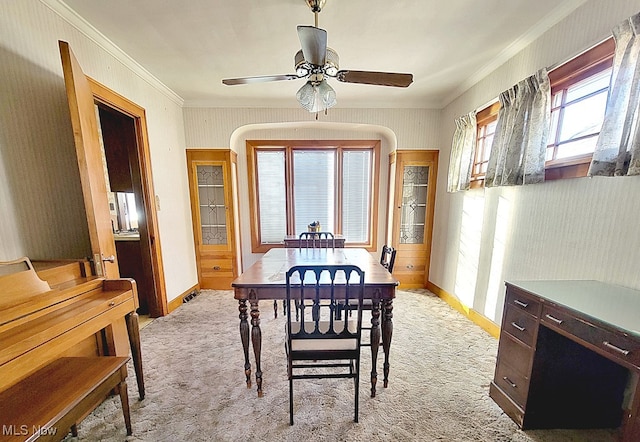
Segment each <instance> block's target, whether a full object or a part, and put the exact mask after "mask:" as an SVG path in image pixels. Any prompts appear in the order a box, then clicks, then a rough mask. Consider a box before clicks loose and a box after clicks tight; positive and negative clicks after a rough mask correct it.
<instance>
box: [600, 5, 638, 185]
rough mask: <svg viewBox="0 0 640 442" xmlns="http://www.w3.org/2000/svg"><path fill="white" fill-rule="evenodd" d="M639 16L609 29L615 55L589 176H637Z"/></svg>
mask: <svg viewBox="0 0 640 442" xmlns="http://www.w3.org/2000/svg"><path fill="white" fill-rule="evenodd" d="M639 33H640V14H636V15H634V16H633V17H630V18H629V19H627V20H625V21H624V22H622V23H621V24H619V25H618V26H617V27H616V28H615V29H613V37H614V39H615V41H616V52H615V54H614V58H613V73H612V75H611V83H610V87H609V97H608V100H607V110H606V111H605V116H604V122H603V123H602V130H601V131H600V136H599V137H598V142H597V143H596V148H595V152H594V153H593V159H592V160H591V165H590V166H589V175H590V176H593V175H605V176H614V175H615V176H622V175H640V128H639V127H638V124H639V121H638V120H639V119H638V112H639V111H640V110H639V109H638V107H639V106H640V97H639V95H640V36H639V35H638V34H639Z"/></svg>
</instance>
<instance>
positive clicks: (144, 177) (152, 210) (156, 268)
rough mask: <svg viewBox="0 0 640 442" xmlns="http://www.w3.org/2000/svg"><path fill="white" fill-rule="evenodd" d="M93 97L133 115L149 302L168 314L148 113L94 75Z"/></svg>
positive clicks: (155, 311) (153, 310)
mask: <svg viewBox="0 0 640 442" xmlns="http://www.w3.org/2000/svg"><path fill="white" fill-rule="evenodd" d="M87 80H88V81H89V85H90V86H91V92H92V93H93V97H94V100H95V101H97V102H99V103H102V104H104V105H106V106H108V107H110V108H113V109H115V110H117V111H119V112H122V113H123V114H125V115H128V116H130V117H131V118H133V120H134V122H135V129H136V137H137V140H136V141H137V142H136V145H137V151H138V152H137V155H138V162H139V165H140V173H141V181H142V190H143V192H142V198H143V201H144V208H145V213H146V218H147V230H148V236H149V246H150V253H151V262H152V265H153V279H154V282H155V299H154V300H153V302H152V304H151V305H150V312H151V316H154V317H156V316H165V315H167V314H168V313H169V308H168V305H167V292H166V283H165V278H164V265H163V262H162V248H161V244H160V234H159V228H158V214H157V211H156V204H155V190H154V187H153V176H152V171H151V154H150V150H149V138H148V132H147V119H146V112H145V109H144V108H143V107H140V106H138V105H137V104H135V103H134V102H132V101H131V100H129V99H127V98H125V97H123V96H122V95H120V94H118V93H117V92H115V91H113V90H111V89H109V88H108V87H106V86H105V85H103V84H101V83H99V82H98V81H96V80H94V79H93V78H91V77H88V76H87Z"/></svg>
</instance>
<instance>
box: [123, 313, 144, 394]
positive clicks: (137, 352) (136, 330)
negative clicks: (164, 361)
mask: <svg viewBox="0 0 640 442" xmlns="http://www.w3.org/2000/svg"><path fill="white" fill-rule="evenodd" d="M124 319H125V322H126V323H127V334H128V335H129V345H130V346H131V357H132V359H133V368H134V370H135V372H136V381H137V382H138V396H139V397H140V400H142V399H144V394H145V392H144V374H143V373H142V350H141V348H140V325H139V322H138V314H137V313H136V312H131V313H129V314H128V315H126V316H125V317H124Z"/></svg>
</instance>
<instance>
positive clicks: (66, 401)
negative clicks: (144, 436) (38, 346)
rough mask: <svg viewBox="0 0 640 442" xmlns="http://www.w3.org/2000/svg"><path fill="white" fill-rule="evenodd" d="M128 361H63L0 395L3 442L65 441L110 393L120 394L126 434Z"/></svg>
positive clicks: (128, 421) (104, 358) (102, 358)
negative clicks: (78, 424) (69, 433)
mask: <svg viewBox="0 0 640 442" xmlns="http://www.w3.org/2000/svg"><path fill="white" fill-rule="evenodd" d="M128 360H129V358H128V357H117V356H96V357H63V358H60V359H57V360H55V361H53V362H51V363H50V364H48V365H46V366H44V367H43V368H41V369H39V370H38V371H36V372H34V373H33V374H31V375H29V376H28V377H26V378H24V379H22V380H21V381H18V382H17V383H15V384H14V385H12V386H10V387H9V388H7V389H6V390H4V391H2V392H0V417H1V419H0V420H2V422H0V425H2V436H1V437H0V439H2V440H3V441H5V440H7V441H18V440H19V441H33V440H36V439H38V440H51V441H59V440H62V439H64V438H65V437H66V436H67V434H68V432H69V430H70V429H71V430H72V431H73V432H74V434H75V432H76V424H77V423H78V422H79V421H80V420H81V419H82V418H84V417H85V416H86V415H87V414H89V413H90V412H91V411H92V410H93V408H94V407H95V406H96V404H99V403H100V402H101V401H102V400H103V399H104V398H105V397H106V396H107V395H108V394H109V392H110V391H111V390H113V389H115V390H116V392H118V393H119V395H120V401H121V403H122V412H123V414H124V422H125V426H126V428H127V435H131V434H132V430H131V418H130V416H129V397H128V394H127V384H126V382H125V380H126V377H127V365H126V364H127V361H128Z"/></svg>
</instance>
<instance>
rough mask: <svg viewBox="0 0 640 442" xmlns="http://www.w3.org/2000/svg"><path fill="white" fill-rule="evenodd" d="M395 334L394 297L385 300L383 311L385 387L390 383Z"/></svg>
mask: <svg viewBox="0 0 640 442" xmlns="http://www.w3.org/2000/svg"><path fill="white" fill-rule="evenodd" d="M392 336H393V299H385V300H384V309H383V312H382V348H383V350H384V366H383V372H384V388H387V386H388V385H389V367H390V364H389V351H390V350H391V337H392Z"/></svg>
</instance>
